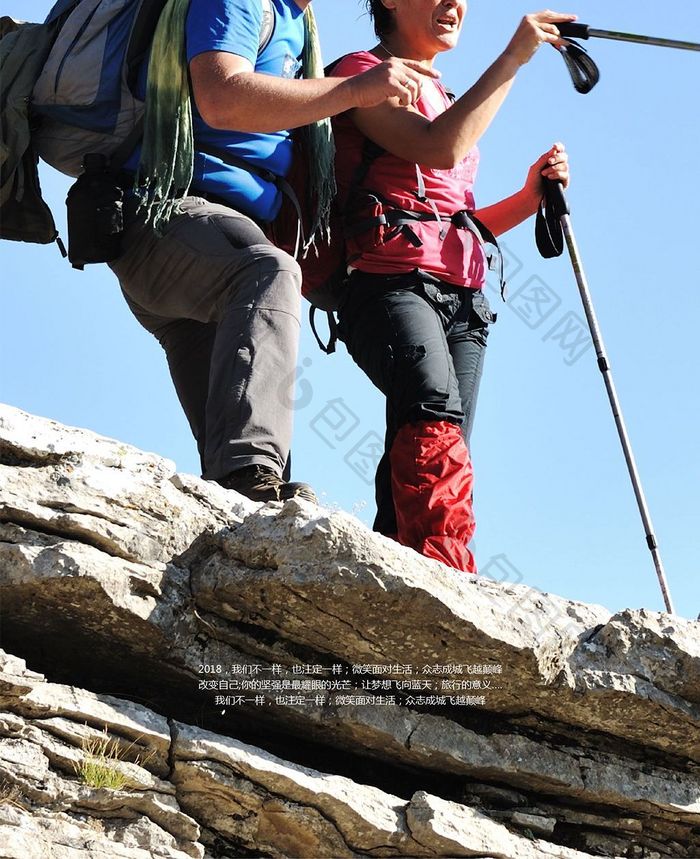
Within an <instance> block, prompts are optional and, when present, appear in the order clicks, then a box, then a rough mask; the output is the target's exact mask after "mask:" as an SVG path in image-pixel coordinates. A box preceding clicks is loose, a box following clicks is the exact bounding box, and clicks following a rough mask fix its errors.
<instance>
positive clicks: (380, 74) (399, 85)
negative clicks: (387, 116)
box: [346, 57, 440, 107]
mask: <svg viewBox="0 0 700 859" xmlns="http://www.w3.org/2000/svg"><path fill="white" fill-rule="evenodd" d="M439 77H440V72H438V71H436V70H435V69H431V68H427V67H426V66H423V65H421V64H420V63H419V62H418V61H417V60H403V59H400V58H399V57H391V58H390V59H388V60H385V61H384V62H383V63H379V65H376V66H373V67H372V68H371V69H368V70H367V71H366V72H362V73H361V74H359V75H356V76H355V77H354V78H347V79H346V80H348V81H349V82H350V84H351V86H352V90H353V95H352V100H353V102H354V104H355V107H374V106H375V105H378V104H382V102H385V101H387V100H388V99H391V98H395V99H397V101H398V104H399V105H401V106H402V107H408V106H409V105H412V104H415V103H416V102H417V101H418V99H419V98H420V95H421V89H422V87H423V83H424V81H425V80H426V79H427V78H433V79H436V78H439Z"/></svg>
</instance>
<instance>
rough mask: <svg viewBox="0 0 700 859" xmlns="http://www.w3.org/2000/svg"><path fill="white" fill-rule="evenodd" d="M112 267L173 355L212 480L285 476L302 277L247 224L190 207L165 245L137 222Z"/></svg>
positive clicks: (175, 376) (199, 202)
mask: <svg viewBox="0 0 700 859" xmlns="http://www.w3.org/2000/svg"><path fill="white" fill-rule="evenodd" d="M123 247H124V252H123V254H122V256H120V257H119V259H118V260H117V261H116V262H113V263H111V265H110V267H111V269H112V270H113V271H114V273H115V274H116V275H117V277H118V278H119V282H120V284H121V287H122V292H123V293H124V296H125V298H126V300H127V303H128V305H129V307H130V308H131V310H132V312H133V314H134V315H135V316H136V318H137V319H138V321H139V322H140V323H141V325H143V327H144V328H145V329H146V330H147V331H150V332H151V333H152V334H153V335H155V337H156V338H157V339H158V341H159V343H160V344H161V346H162V347H163V349H164V350H165V354H166V356H167V360H168V367H169V368H170V375H171V377H172V380H173V382H174V384H175V390H176V391H177V395H178V398H179V400H180V403H181V404H182V407H183V409H184V411H185V414H186V416H187V419H188V421H189V424H190V427H191V429H192V433H193V434H194V437H195V438H196V440H197V446H198V448H199V454H200V458H201V461H202V474H203V476H204V477H205V478H207V479H209V480H219V479H221V478H223V477H226V475H228V474H230V473H231V472H232V471H235V470H236V469H238V468H242V467H244V466H246V465H253V464H260V465H266V466H268V467H270V468H273V469H274V470H275V472H276V473H277V474H281V473H282V471H283V469H284V467H285V464H286V462H287V458H288V456H289V447H290V444H291V435H292V415H293V412H292V409H293V385H294V377H295V367H296V360H297V347H298V342H299V327H300V326H299V316H300V287H301V274H300V271H299V266H298V265H297V263H296V262H295V260H293V259H292V258H291V257H290V256H289V255H288V254H286V253H284V252H283V251H281V250H279V249H278V248H276V247H275V246H274V245H272V244H271V243H270V242H269V241H268V240H267V238H266V237H265V235H264V233H263V232H262V230H261V229H260V227H259V226H258V225H257V224H256V223H255V222H254V221H252V220H251V219H250V218H248V217H246V216H245V215H242V214H240V213H239V212H236V211H235V210H233V209H229V208H227V207H226V206H220V205H217V204H215V203H210V202H208V201H207V200H204V199H202V198H201V197H187V198H186V199H185V200H184V201H183V205H182V214H179V215H177V216H176V217H174V218H172V219H171V221H170V223H169V224H168V226H167V227H166V228H165V229H164V230H163V233H162V235H161V236H158V235H157V234H156V233H155V232H154V230H153V229H152V228H150V227H146V226H144V223H143V219H142V218H141V217H138V218H136V217H134V216H133V214H132V215H129V213H127V228H126V230H125V234H124V244H123Z"/></svg>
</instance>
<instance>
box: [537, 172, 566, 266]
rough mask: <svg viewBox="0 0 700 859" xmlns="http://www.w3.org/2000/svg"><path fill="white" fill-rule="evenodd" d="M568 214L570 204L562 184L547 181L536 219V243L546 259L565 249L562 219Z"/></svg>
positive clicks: (559, 254) (558, 254)
mask: <svg viewBox="0 0 700 859" xmlns="http://www.w3.org/2000/svg"><path fill="white" fill-rule="evenodd" d="M566 214H568V204H567V203H566V198H565V197H564V194H563V190H562V188H561V184H560V183H558V182H552V181H550V180H548V181H546V182H545V185H544V193H543V194H542V199H541V200H540V207H539V209H538V210H537V218H536V219H535V243H536V244H537V250H538V251H539V252H540V254H541V255H542V256H543V257H544V258H545V259H552V258H553V257H558V256H561V255H562V253H563V251H564V231H563V229H562V225H561V219H562V217H563V216H564V215H566Z"/></svg>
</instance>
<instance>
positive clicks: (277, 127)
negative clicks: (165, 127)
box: [190, 51, 439, 133]
mask: <svg viewBox="0 0 700 859" xmlns="http://www.w3.org/2000/svg"><path fill="white" fill-rule="evenodd" d="M426 76H427V77H439V73H438V72H435V71H432V70H430V69H425V68H423V67H422V66H421V65H420V64H419V63H417V62H413V61H412V60H401V59H397V58H392V59H391V60H387V61H386V62H384V63H380V64H379V65H377V66H374V67H373V68H371V69H369V70H368V71H366V72H363V73H362V74H360V75H356V76H354V77H350V78H321V79H316V80H290V79H287V78H280V77H275V76H273V75H264V74H259V73H257V72H255V71H254V70H253V65H252V63H251V62H250V61H249V60H247V59H245V58H244V57H239V56H237V55H236V54H229V53H226V52H224V51H207V52H206V53H203V54H198V55H197V56H196V57H194V58H193V59H192V61H191V62H190V77H191V80H192V91H193V94H194V99H195V102H196V104H197V109H198V110H199V112H200V114H201V116H202V119H203V120H204V121H205V122H206V123H207V125H210V126H211V127H212V128H219V129H222V130H223V129H226V130H235V131H248V132H256V131H257V132H263V133H265V132H268V133H269V132H273V131H281V130H282V129H287V128H296V127H297V126H300V125H307V124H308V123H310V122H315V121H316V120H318V119H324V118H325V117H328V116H335V115H336V114H337V113H342V112H343V111H345V110H349V109H350V108H354V107H372V106H374V105H376V104H381V103H382V102H383V101H386V100H387V99H389V98H404V99H405V98H406V96H407V92H408V87H407V81H408V82H410V86H411V87H412V88H414V89H415V90H416V91H418V90H419V89H420V87H419V86H418V81H419V80H420V79H422V78H425V77H426Z"/></svg>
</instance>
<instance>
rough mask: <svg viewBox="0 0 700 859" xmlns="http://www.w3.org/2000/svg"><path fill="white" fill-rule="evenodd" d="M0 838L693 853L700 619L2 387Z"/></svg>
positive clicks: (256, 852)
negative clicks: (621, 605) (550, 584)
mask: <svg viewBox="0 0 700 859" xmlns="http://www.w3.org/2000/svg"><path fill="white" fill-rule="evenodd" d="M0 624H1V625H0V646H2V648H3V652H2V655H1V656H0V857H11V859H47V857H53V859H93V857H94V859H98V857H99V859H111V857H130V859H131V857H133V859H137V857H138V859H146V857H168V859H171V858H172V859H175V857H178V859H180V857H243V856H256V857H290V859H291V857H310V859H314V858H315V859H335V857H356V856H359V857H361V856H376V857H385V856H386V857H389V856H403V857H461V856H479V857H494V859H540V857H561V859H564V857H571V859H574V857H588V856H618V857H622V856H625V857H640V859H644V857H649V859H651V857H666V856H673V857H694V859H698V857H700V739H699V737H700V734H699V731H698V729H699V727H700V624H698V623H695V622H689V621H684V620H682V619H679V618H672V617H670V616H668V615H664V614H653V613H649V612H645V611H625V612H622V613H619V614H617V615H614V616H611V614H610V612H608V611H606V610H605V609H604V608H602V607H600V606H590V605H584V604H581V603H575V602H571V601H568V600H564V599H561V598H559V597H556V596H551V595H548V594H544V593H541V592H539V591H533V590H532V589H529V588H527V587H525V586H513V585H501V584H497V583H495V582H493V581H489V580H486V579H481V580H480V579H476V580H472V579H469V578H467V577H465V576H463V575H460V574H456V573H455V572H454V571H452V570H450V569H448V568H446V567H444V566H442V565H441V564H439V563H437V562H433V561H429V560H427V559H424V558H421V557H419V556H418V555H416V554H415V553H413V552H412V551H410V550H408V549H405V548H403V547H401V546H398V545H396V544H395V543H393V542H391V541H389V540H387V539H384V538H383V537H380V536H378V535H376V534H373V533H371V532H370V531H368V530H367V529H366V528H365V527H363V526H362V525H361V524H360V523H358V522H357V521H356V520H354V519H353V518H352V517H350V516H347V515H345V514H343V513H330V512H328V511H327V510H324V509H322V508H319V507H316V506H314V505H310V504H306V503H303V502H295V501H289V502H287V503H286V504H284V505H281V504H268V505H257V504H253V503H252V502H249V501H248V500H247V499H244V498H242V497H240V496H238V495H236V494H235V493H232V492H227V491H225V490H223V489H221V488H219V487H217V486H215V485H212V484H209V483H205V482H203V481H201V480H199V479H197V478H194V477H191V476H188V475H182V474H176V473H175V470H174V467H173V465H172V464H171V463H170V462H168V461H166V460H163V459H162V458H160V457H158V456H155V455H153V454H148V453H143V452H141V451H139V450H136V449H134V448H132V447H129V446H127V445H124V444H121V443H119V442H117V441H113V440H110V439H106V438H102V437H99V436H96V435H94V434H92V433H89V432H86V431H83V430H79V429H72V428H68V427H64V426H60V425H58V424H56V423H53V422H51V421H48V420H44V419H41V418H36V417H32V416H30V415H27V414H25V413H23V412H20V411H18V410H16V409H12V408H10V407H0Z"/></svg>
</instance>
